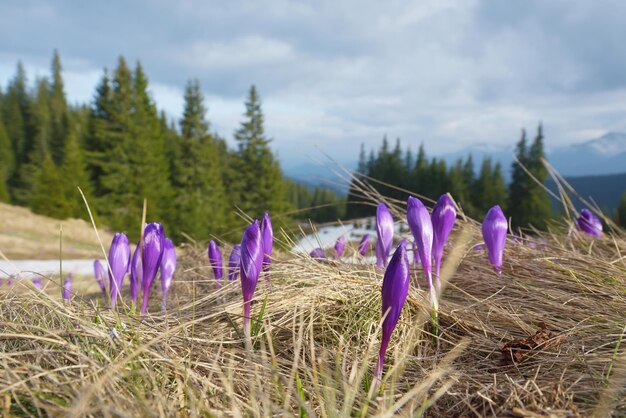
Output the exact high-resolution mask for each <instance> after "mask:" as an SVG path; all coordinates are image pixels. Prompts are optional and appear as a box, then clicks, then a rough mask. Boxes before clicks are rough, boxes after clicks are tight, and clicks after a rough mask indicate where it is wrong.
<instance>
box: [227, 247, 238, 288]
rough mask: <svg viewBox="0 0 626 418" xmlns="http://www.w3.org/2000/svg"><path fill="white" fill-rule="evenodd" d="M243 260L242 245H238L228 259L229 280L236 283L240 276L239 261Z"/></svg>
mask: <svg viewBox="0 0 626 418" xmlns="http://www.w3.org/2000/svg"><path fill="white" fill-rule="evenodd" d="M240 259H241V245H239V244H237V245H235V246H234V247H233V250H232V251H231V252H230V257H228V280H230V281H231V282H232V281H235V280H237V277H238V276H239V261H240Z"/></svg>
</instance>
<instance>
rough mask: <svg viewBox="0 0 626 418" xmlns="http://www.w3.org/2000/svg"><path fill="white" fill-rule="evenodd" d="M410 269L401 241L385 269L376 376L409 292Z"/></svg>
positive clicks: (380, 369)
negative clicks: (380, 335)
mask: <svg viewBox="0 0 626 418" xmlns="http://www.w3.org/2000/svg"><path fill="white" fill-rule="evenodd" d="M409 282H410V270H409V259H408V257H407V255H406V241H402V242H401V243H400V245H398V248H397V249H396V251H395V253H394V254H393V257H391V261H390V262H389V265H388V266H387V270H386V271H385V277H384V278H383V286H382V314H383V315H386V316H385V319H384V320H383V326H382V338H381V342H380V352H379V357H378V364H377V366H376V373H375V375H376V378H377V379H378V380H380V378H381V377H382V367H383V362H384V360H385V353H386V351H387V347H388V345H389V340H390V338H391V333H392V332H393V330H394V329H395V327H396V324H397V323H398V319H399V318H400V313H401V312H402V308H403V307H404V302H405V301H406V297H407V294H408V292H409Z"/></svg>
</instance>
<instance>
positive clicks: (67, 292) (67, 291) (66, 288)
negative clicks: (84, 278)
mask: <svg viewBox="0 0 626 418" xmlns="http://www.w3.org/2000/svg"><path fill="white" fill-rule="evenodd" d="M72 277H73V274H72V273H70V274H68V276H67V277H66V278H65V281H64V282H63V289H62V293H63V300H65V301H69V300H70V298H71V297H72Z"/></svg>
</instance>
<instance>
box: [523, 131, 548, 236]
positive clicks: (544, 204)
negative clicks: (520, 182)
mask: <svg viewBox="0 0 626 418" xmlns="http://www.w3.org/2000/svg"><path fill="white" fill-rule="evenodd" d="M544 158H545V154H544V146H543V127H542V125H541V124H539V126H538V127H537V135H536V136H535V140H534V141H533V143H532V145H531V147H530V150H529V153H528V170H529V171H530V173H531V174H532V176H533V177H534V179H532V178H530V176H529V180H528V182H529V186H528V196H527V200H528V209H527V210H528V212H529V221H528V222H529V224H531V225H533V226H534V227H536V228H539V229H544V228H545V227H546V225H547V221H548V220H549V218H551V217H552V205H551V203H550V197H549V196H548V193H547V192H546V190H545V189H544V188H543V187H542V186H543V185H544V184H545V182H546V180H547V179H548V170H547V168H546V167H545V166H544V164H543V159H544Z"/></svg>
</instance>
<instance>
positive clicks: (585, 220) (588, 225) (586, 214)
mask: <svg viewBox="0 0 626 418" xmlns="http://www.w3.org/2000/svg"><path fill="white" fill-rule="evenodd" d="M576 223H577V224H578V229H580V230H581V231H583V232H585V233H587V234H589V235H591V236H592V237H595V238H601V237H602V222H601V221H600V219H598V217H597V216H596V215H594V214H593V213H591V211H590V210H589V209H583V210H581V211H580V216H579V217H578V219H577V220H576Z"/></svg>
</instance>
